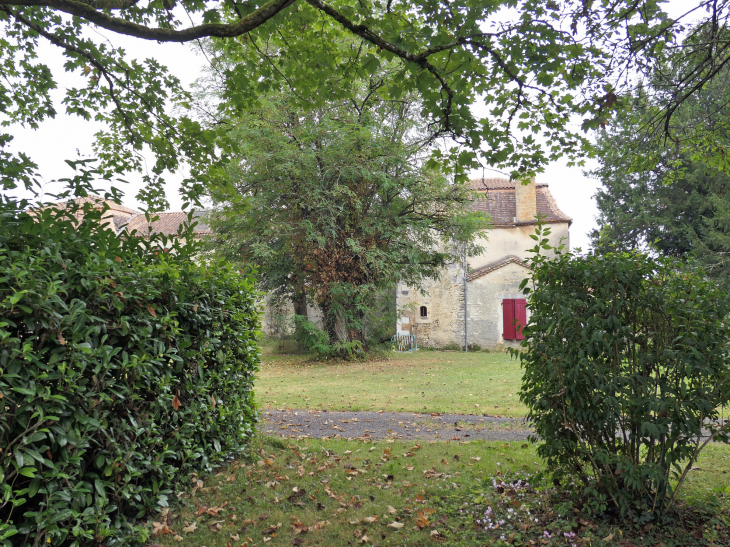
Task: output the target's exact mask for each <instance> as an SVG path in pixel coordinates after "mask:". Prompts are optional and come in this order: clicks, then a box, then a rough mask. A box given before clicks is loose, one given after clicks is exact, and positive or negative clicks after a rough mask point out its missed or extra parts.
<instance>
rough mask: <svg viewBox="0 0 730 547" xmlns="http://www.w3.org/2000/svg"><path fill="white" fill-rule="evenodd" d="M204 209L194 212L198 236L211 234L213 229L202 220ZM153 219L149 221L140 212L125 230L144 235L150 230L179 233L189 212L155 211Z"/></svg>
mask: <svg viewBox="0 0 730 547" xmlns="http://www.w3.org/2000/svg"><path fill="white" fill-rule="evenodd" d="M203 214H204V211H195V212H194V213H193V220H192V222H197V224H196V225H195V226H194V227H193V233H195V235H196V236H200V235H206V234H211V233H212V232H211V229H210V227H209V226H208V225H206V224H204V223H203V222H202V218H203ZM150 216H151V218H153V219H155V218H156V220H153V221H152V222H151V223H148V222H147V219H146V218H145V216H144V214H143V213H138V214H137V215H135V216H133V217H132V218H131V219H130V221H129V223H128V224H127V225H126V227H125V230H126V231H127V232H133V231H135V230H136V231H137V235H140V236H144V235H147V234H149V233H150V232H152V233H155V234H164V235H166V236H174V235H177V233H178V230H179V229H180V228H181V226H182V225H183V224H185V223H187V222H188V213H185V212H183V211H176V212H172V213H154V214H151V215H150Z"/></svg>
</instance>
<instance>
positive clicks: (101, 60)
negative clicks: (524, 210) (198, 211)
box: [0, 0, 727, 207]
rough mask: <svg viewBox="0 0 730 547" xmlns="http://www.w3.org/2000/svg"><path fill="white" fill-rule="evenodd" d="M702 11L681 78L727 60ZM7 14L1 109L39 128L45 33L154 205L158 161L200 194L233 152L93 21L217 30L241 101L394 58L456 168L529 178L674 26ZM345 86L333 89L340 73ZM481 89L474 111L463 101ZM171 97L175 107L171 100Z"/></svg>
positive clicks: (507, 10)
mask: <svg viewBox="0 0 730 547" xmlns="http://www.w3.org/2000/svg"><path fill="white" fill-rule="evenodd" d="M704 9H707V10H708V15H707V17H706V18H707V19H708V20H710V21H711V22H712V28H717V29H719V30H718V31H717V32H715V33H714V34H711V35H710V36H709V43H711V44H712V45H717V47H714V48H713V47H710V48H708V47H706V45H707V41H705V42H703V43H697V44H695V45H694V47H693V48H690V49H691V51H692V52H695V53H697V52H708V51H709V52H711V53H712V55H710V57H709V58H708V59H706V58H704V57H703V58H700V57H699V54H698V55H696V56H695V57H696V58H693V59H694V60H693V61H692V62H693V65H692V66H694V67H695V68H697V70H695V71H694V72H691V73H690V74H689V75H688V77H687V81H686V82H684V83H683V84H682V86H681V89H685V88H686V89H688V90H691V89H692V86H693V85H694V84H695V83H696V82H697V81H698V79H699V80H701V79H702V78H705V77H710V76H712V75H713V74H714V68H713V67H714V66H716V64H718V63H722V62H724V60H725V59H726V57H727V48H724V47H723V45H724V43H725V42H724V34H723V32H722V30H723V29H724V28H725V25H726V21H725V18H726V17H727V13H726V10H725V4H724V2H719V1H718V0H703V1H702V2H699V3H698V5H697V9H696V10H693V11H697V10H700V11H701V10H704ZM0 29H2V30H0V33H2V35H3V37H4V38H3V39H2V40H0V67H1V70H2V72H3V74H4V75H5V78H4V79H3V80H2V82H0V111H2V115H3V120H2V121H3V123H22V124H25V125H29V126H31V127H35V126H37V125H38V124H40V123H41V122H42V121H43V120H44V119H47V118H50V117H53V116H55V115H56V110H57V105H55V104H54V103H53V101H52V99H51V92H52V90H53V89H55V88H56V87H58V85H59V81H60V80H59V75H58V74H55V73H54V72H53V70H52V69H51V68H50V67H49V66H48V65H47V64H46V63H45V62H44V61H43V60H42V59H39V58H38V52H39V49H38V48H39V44H40V42H48V43H50V44H52V45H53V46H54V47H58V48H60V50H61V51H62V52H63V55H64V56H65V58H66V59H67V61H66V64H65V70H67V71H69V72H72V73H74V74H76V75H77V76H78V77H79V78H81V81H82V83H81V84H80V85H72V86H71V87H69V88H68V89H67V90H66V93H65V97H64V99H63V105H64V106H65V108H66V111H67V112H69V113H71V114H74V115H79V116H81V117H83V118H85V119H95V120H98V121H101V122H103V123H104V124H105V127H106V129H105V130H104V131H102V132H101V133H100V134H99V135H98V136H97V144H96V153H97V155H98V157H99V160H100V169H101V172H102V176H103V177H105V178H107V179H113V178H114V177H115V176H118V175H119V174H120V173H124V172H127V171H133V170H137V171H141V172H143V173H144V177H145V179H146V181H147V183H148V187H147V189H146V190H145V191H144V192H143V197H144V198H146V199H147V200H148V201H149V202H150V203H151V204H152V205H153V206H157V207H162V206H164V197H163V194H162V191H161V189H162V184H163V177H164V174H165V173H166V172H167V171H175V170H178V169H179V168H180V166H181V164H182V163H187V164H189V165H190V167H191V172H190V176H189V178H188V179H187V180H186V181H185V183H184V185H183V193H184V195H185V196H187V198H189V199H191V200H194V199H196V198H197V197H199V196H200V195H201V193H202V192H203V189H204V187H205V184H206V182H207V181H208V170H207V169H206V167H207V166H209V165H215V164H217V163H218V162H220V161H225V160H226V158H225V157H221V156H220V155H219V154H218V151H217V150H216V148H215V146H214V144H213V143H214V139H213V136H212V135H211V132H210V131H209V130H207V129H205V128H203V127H202V126H201V125H200V123H199V121H198V120H197V118H196V116H195V115H193V114H192V113H190V112H185V110H184V109H185V108H186V107H187V106H188V105H189V103H190V97H189V95H188V93H187V92H186V91H185V90H183V89H182V87H181V85H180V82H179V81H178V80H177V79H176V78H175V77H173V76H171V75H170V74H169V73H168V72H167V71H166V69H165V68H164V67H162V66H160V64H159V63H158V62H157V61H155V60H154V59H147V60H144V61H137V60H130V59H129V58H128V56H127V55H126V54H125V52H124V51H123V50H122V49H121V48H118V47H114V46H113V45H110V44H111V42H108V41H106V37H104V36H100V35H99V34H98V32H97V31H98V30H101V31H104V32H106V33H107V34H110V35H111V36H112V37H113V35H114V34H118V35H125V36H131V37H134V38H138V39H142V40H152V41H158V42H166V41H167V42H193V41H197V40H200V39H211V40H214V41H218V42H220V43H222V44H223V47H225V48H227V49H228V52H229V54H230V55H231V58H232V59H233V60H234V62H235V66H231V67H230V68H228V69H226V70H225V72H224V73H222V74H221V76H222V77H223V78H224V80H225V82H226V85H225V90H226V92H225V96H224V101H223V102H224V105H223V108H232V109H241V108H245V107H247V106H248V105H251V104H253V103H256V102H257V101H258V99H259V97H260V96H261V95H262V93H263V94H265V93H266V92H267V91H269V90H270V89H272V88H274V89H278V88H280V87H282V86H283V87H286V88H287V89H288V90H289V92H290V93H291V95H292V96H293V97H297V98H298V99H301V101H302V102H304V103H307V104H308V105H309V106H318V105H321V104H322V101H325V100H330V99H331V98H332V97H330V96H323V94H322V90H323V88H324V87H326V86H325V85H324V84H326V83H327V82H333V81H340V82H346V81H347V80H348V79H351V78H361V77H362V76H363V75H364V74H372V73H374V72H377V70H378V69H379V67H380V66H381V65H384V64H388V63H395V64H397V66H398V70H397V72H396V73H395V74H394V75H393V76H392V78H390V79H389V80H388V82H387V84H388V85H387V88H386V89H387V93H388V94H389V95H390V97H391V98H393V99H398V98H400V97H401V96H403V94H404V93H405V92H409V91H414V92H417V93H418V96H419V98H420V101H421V107H422V109H423V114H424V115H425V116H426V117H427V118H428V119H429V122H430V123H431V127H432V129H433V132H434V134H435V135H438V136H448V137H452V138H454V139H455V142H456V143H458V145H456V146H455V147H454V148H453V149H451V150H449V151H447V152H446V153H445V154H443V155H442V156H441V157H435V158H434V160H435V161H438V162H441V163H442V164H444V165H447V166H449V167H450V168H454V169H456V170H457V171H459V172H461V173H466V172H467V171H468V170H469V169H471V168H473V167H475V166H476V165H477V164H478V163H480V162H481V164H488V165H490V166H493V167H501V168H504V169H507V170H508V171H510V172H512V173H520V174H522V175H528V174H530V173H531V172H534V171H536V170H539V169H540V168H541V167H542V166H543V165H545V163H546V162H548V161H549V160H551V159H556V158H564V157H566V156H568V157H574V156H576V155H578V154H580V153H581V148H582V147H583V146H584V145H585V144H586V140H585V137H584V135H582V134H581V133H580V132H579V131H575V130H573V129H572V127H574V126H573V125H572V120H571V116H572V115H574V114H577V115H578V116H580V117H581V119H583V120H584V121H585V127H592V126H596V125H599V124H601V123H603V122H604V121H605V120H606V116H607V115H608V113H609V112H610V111H611V110H612V109H613V108H614V107H615V106H616V105H617V104H618V102H617V101H618V98H619V96H620V95H621V93H622V90H623V89H625V87H626V85H628V84H626V80H625V79H622V76H623V75H625V74H626V73H628V72H630V71H631V70H633V69H635V68H638V69H643V67H642V66H641V65H642V63H644V62H645V61H644V60H645V59H654V58H658V57H661V56H662V55H663V54H664V52H665V51H666V50H667V48H668V46H671V45H673V44H674V43H675V39H676V36H677V35H678V33H679V32H681V30H682V24H681V21H676V20H671V19H669V18H668V17H667V16H666V14H665V13H664V12H663V11H662V10H661V9H660V2H659V1H658V0H647V1H644V2H641V3H636V2H634V1H633V0H619V1H609V0H601V1H599V2H584V1H583V0H568V1H563V2H554V1H548V2H545V1H543V0H499V1H492V0H470V1H468V2H463V3H454V2H439V1H436V0H419V1H418V2H403V1H395V0H388V1H387V2H385V1H371V0H365V1H357V2H355V1H353V0H334V1H331V2H329V1H325V0H266V1H263V0H253V1H250V2H245V3H241V2H234V1H231V0H225V1H223V2H220V3H216V4H215V5H211V4H208V3H205V2H200V1H199V0H180V1H178V2H166V1H164V0H163V1H162V2H158V1H153V2H149V3H141V2H138V1H136V0H83V1H78V0H0ZM343 43H344V44H346V46H344V47H343ZM708 67H709V68H708ZM333 87H334V88H335V89H336V88H337V86H333ZM340 89H341V91H339V92H338V91H335V93H339V95H338V96H337V97H336V98H340V99H341V98H343V97H344V95H345V94H346V93H347V92H348V86H347V85H343V86H340ZM331 91H332V89H329V90H328V92H331ZM678 97H679V98H680V99H681V97H682V96H681V95H678ZM478 100H482V101H483V102H484V105H485V107H484V109H483V110H480V109H475V108H474V105H475V104H476V103H477V101H478ZM670 103H671V101H670ZM170 104H177V105H179V106H180V107H181V108H182V109H183V112H182V113H178V114H176V115H173V114H172V113H171V110H170V108H169V106H170ZM477 111H482V112H485V113H484V114H478V113H477ZM10 138H11V135H3V136H2V137H1V138H0V144H2V145H3V147H2V148H0V154H1V156H0V159H1V160H2V161H0V182H1V183H2V184H3V187H4V188H6V189H9V188H13V187H15V186H17V185H29V184H30V185H32V184H33V181H34V180H35V169H34V164H33V162H32V158H30V157H29V156H27V155H23V154H11V153H10V152H9V151H8V150H7V148H6V147H5V145H6V144H7V143H8V141H9V139H10ZM145 146H147V147H149V148H150V149H151V151H152V152H153V154H154V156H155V159H154V161H153V163H152V165H151V168H150V169H149V171H147V170H146V169H145V165H144V159H143V157H142V156H141V154H140V151H141V150H143V149H144V147H145ZM477 154H478V155H477Z"/></svg>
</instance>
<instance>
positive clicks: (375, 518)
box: [362, 515, 378, 524]
mask: <svg viewBox="0 0 730 547" xmlns="http://www.w3.org/2000/svg"><path fill="white" fill-rule="evenodd" d="M362 520H363V522H369V523H371V524H372V523H373V522H378V516H377V515H375V516H374V517H365V518H364V519H362Z"/></svg>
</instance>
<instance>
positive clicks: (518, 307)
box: [514, 298, 527, 340]
mask: <svg viewBox="0 0 730 547" xmlns="http://www.w3.org/2000/svg"><path fill="white" fill-rule="evenodd" d="M514 302H515V319H516V320H517V325H515V339H516V340H524V339H525V335H524V334H522V327H524V326H525V325H527V309H526V308H527V300H525V299H524V298H521V299H519V300H515V301H514Z"/></svg>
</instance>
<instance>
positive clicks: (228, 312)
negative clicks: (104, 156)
mask: <svg viewBox="0 0 730 547" xmlns="http://www.w3.org/2000/svg"><path fill="white" fill-rule="evenodd" d="M77 216H78V215H77ZM163 243H164V242H163ZM168 244H169V243H168ZM159 245H160V242H159V241H154V240H153V241H152V242H149V241H147V240H145V239H143V238H137V237H131V236H130V237H124V238H120V237H118V236H117V235H116V234H115V233H114V232H112V231H111V230H107V229H101V228H100V219H99V215H98V213H93V212H91V211H90V210H87V211H86V216H85V217H84V220H83V221H81V222H79V221H78V220H76V219H74V217H69V216H64V215H63V213H59V212H58V211H57V210H54V209H50V208H46V209H43V210H36V211H32V212H31V213H28V212H23V211H20V210H19V209H18V206H17V205H15V204H13V203H11V202H8V201H4V202H2V203H0V411H1V412H0V448H1V450H0V545H2V546H4V547H10V546H20V545H60V546H66V545H92V544H102V543H104V544H108V545H120V544H127V543H134V542H141V541H145V540H146V539H147V538H146V536H145V534H146V532H145V528H144V527H142V526H140V525H139V524H138V522H139V519H142V518H143V517H145V516H146V515H148V514H149V513H150V512H152V511H154V510H155V509H156V508H159V507H161V506H166V505H167V503H168V501H170V494H171V492H172V491H173V490H172V489H173V486H174V484H175V482H176V480H179V479H180V478H181V477H184V476H185V475H186V474H187V473H189V472H191V471H199V470H206V469H210V468H212V467H214V466H216V465H219V464H221V463H223V462H225V461H226V460H227V459H228V458H230V457H231V456H232V455H233V454H235V453H237V452H239V451H241V450H242V449H244V448H245V446H246V440H247V437H248V436H249V435H250V434H251V433H252V431H253V427H254V424H255V421H256V417H257V414H256V409H255V406H254V403H253V392H252V388H253V374H254V372H255V371H256V370H257V366H258V361H259V353H258V349H257V346H256V341H255V337H256V329H257V328H258V324H257V322H258V314H257V311H256V307H255V296H256V295H255V291H254V286H253V281H252V279H251V277H250V276H248V275H241V274H240V273H239V272H237V271H234V270H233V269H231V267H230V266H229V265H226V264H224V263H214V264H201V265H198V264H196V262H195V260H193V258H194V257H193V255H191V252H193V251H192V250H191V246H189V245H183V244H181V243H179V242H177V243H173V244H171V245H172V250H171V251H170V252H164V251H163V250H162V247H160V246H159Z"/></svg>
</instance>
